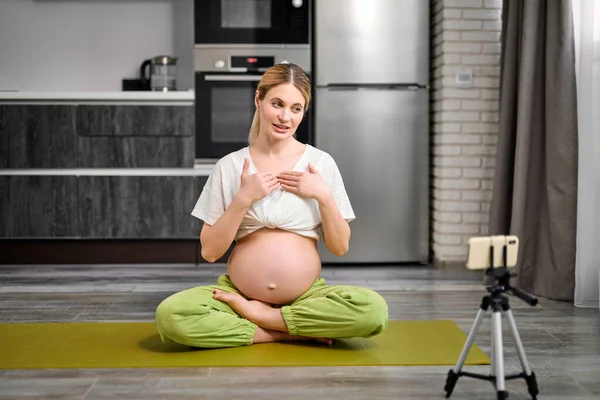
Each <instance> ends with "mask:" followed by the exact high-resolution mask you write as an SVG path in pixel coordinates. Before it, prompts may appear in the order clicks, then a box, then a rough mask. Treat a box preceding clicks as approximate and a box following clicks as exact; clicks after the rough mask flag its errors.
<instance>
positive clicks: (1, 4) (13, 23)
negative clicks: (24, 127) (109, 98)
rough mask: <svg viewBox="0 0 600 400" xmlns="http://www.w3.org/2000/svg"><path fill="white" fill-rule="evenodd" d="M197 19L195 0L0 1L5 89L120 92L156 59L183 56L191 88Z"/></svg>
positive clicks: (183, 83) (0, 84) (1, 85)
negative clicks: (126, 80) (126, 81)
mask: <svg viewBox="0 0 600 400" xmlns="http://www.w3.org/2000/svg"><path fill="white" fill-rule="evenodd" d="M184 8H189V9H187V10H186V9H184ZM192 15H193V0H139V1H93V2H91V1H90V2H88V1H59V0H58V1H57V0H52V1H35V0H2V1H0V90H21V91H120V90H121V87H122V86H121V85H122V79H123V78H136V77H137V76H138V74H139V72H138V70H139V66H140V65H141V63H142V61H143V60H144V59H146V58H150V57H153V56H156V55H159V54H168V55H175V56H179V57H180V58H181V61H182V63H183V64H178V65H180V69H181V71H182V72H181V73H182V74H184V73H185V71H188V73H189V75H190V77H189V79H187V80H186V79H179V80H178V81H179V83H180V85H179V86H180V89H183V90H187V89H188V88H191V87H193V81H192V79H193V65H192V54H193V21H192V20H191V18H192ZM182 18H184V19H187V18H189V19H190V20H189V21H187V20H186V21H179V19H182ZM188 36H189V38H188ZM188 48H189V53H190V54H189V56H188V55H187V54H185V52H186V51H187V49H188ZM178 53H179V54H178Z"/></svg>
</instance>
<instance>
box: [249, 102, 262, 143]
mask: <svg viewBox="0 0 600 400" xmlns="http://www.w3.org/2000/svg"><path fill="white" fill-rule="evenodd" d="M259 131H260V115H259V113H258V108H257V109H256V111H254V118H253V119H252V125H251V126H250V134H249V135H248V144H249V145H252V143H254V141H255V140H256V138H257V137H258V132H259Z"/></svg>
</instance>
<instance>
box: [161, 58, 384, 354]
mask: <svg viewBox="0 0 600 400" xmlns="http://www.w3.org/2000/svg"><path fill="white" fill-rule="evenodd" d="M309 101H310V83H309V80H308V77H307V76H306V75H305V73H304V71H303V70H302V69H301V68H300V67H298V66H297V65H294V64H278V65H275V66H273V67H271V68H270V69H269V70H268V71H267V72H265V74H264V75H263V77H262V79H261V81H260V82H259V84H258V89H257V91H256V97H255V105H256V111H255V114H254V120H253V121H252V126H251V128H250V136H249V146H248V147H244V148H242V149H241V150H238V151H236V152H233V153H230V154H228V155H227V156H225V157H223V158H222V159H220V160H219V161H218V162H217V163H216V165H215V167H214V169H213V171H212V173H211V175H210V176H209V178H208V180H207V182H206V185H205V186H204V188H203V191H202V193H201V195H200V198H199V199H198V202H197V203H196V206H195V207H194V210H193V211H192V215H194V216H195V217H197V218H200V219H201V220H202V221H204V224H203V227H202V231H201V233H200V242H201V245H202V257H203V258H204V259H206V260H207V261H209V262H214V261H216V260H217V259H219V258H220V257H221V256H223V254H225V252H226V251H227V250H228V249H229V247H230V245H231V243H232V242H233V241H234V240H235V241H236V245H235V247H234V249H233V251H232V253H231V256H230V257H229V260H228V263H227V274H226V275H222V276H220V277H219V278H218V279H217V282H216V285H211V286H199V287H194V288H190V289H187V290H183V291H181V292H179V293H175V294H173V295H171V296H170V297H168V298H167V299H165V300H164V301H163V302H162V303H161V304H160V305H159V306H158V308H157V310H156V324H157V330H158V332H159V334H160V337H161V339H162V340H163V342H169V341H174V342H177V343H181V344H184V345H188V346H193V347H201V348H218V347H232V346H244V345H250V344H253V343H265V342H273V341H293V340H317V341H319V342H322V343H326V344H330V343H331V340H332V339H336V338H350V337H371V336H374V335H377V334H379V333H381V332H382V331H383V330H384V329H385V328H386V326H387V323H388V308H387V304H386V302H385V300H384V299H383V298H382V297H381V296H380V295H379V294H377V293H376V292H374V291H372V290H370V289H365V288H360V287H355V286H345V285H327V284H326V282H325V280H324V279H323V278H320V272H321V262H320V258H319V254H318V252H317V241H318V240H324V242H325V244H326V246H327V248H328V249H329V250H330V251H331V252H332V253H333V254H336V255H338V256H341V255H343V254H344V253H346V252H347V251H348V245H349V240H350V227H349V225H348V222H349V221H351V220H353V219H354V218H355V216H354V212H353V210H352V207H351V205H350V201H349V199H348V196H347V194H346V190H345V188H344V183H343V181H342V177H341V175H340V172H339V169H338V167H337V165H336V163H335V161H334V160H333V158H332V157H331V156H330V155H329V154H328V153H326V152H324V151H321V150H319V149H317V148H315V147H313V146H310V145H305V144H302V143H300V142H299V141H297V140H296V138H295V136H294V134H295V132H296V129H297V127H298V125H299V124H300V123H301V122H302V119H303V117H304V113H305V112H306V110H307V109H308V105H309Z"/></svg>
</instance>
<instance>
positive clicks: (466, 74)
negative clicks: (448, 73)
mask: <svg viewBox="0 0 600 400" xmlns="http://www.w3.org/2000/svg"><path fill="white" fill-rule="evenodd" d="M454 86H455V87H457V88H470V87H473V70H470V69H459V70H457V71H456V72H455V73H454Z"/></svg>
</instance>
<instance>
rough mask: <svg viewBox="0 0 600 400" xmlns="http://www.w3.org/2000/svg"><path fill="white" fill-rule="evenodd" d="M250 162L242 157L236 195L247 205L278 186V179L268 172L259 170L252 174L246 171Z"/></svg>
mask: <svg viewBox="0 0 600 400" xmlns="http://www.w3.org/2000/svg"><path fill="white" fill-rule="evenodd" d="M249 166H250V162H249V161H248V159H247V158H245V159H244V166H243V167H242V177H241V186H240V190H239V191H238V193H237V195H236V196H237V197H238V198H239V199H240V200H241V201H242V202H243V203H244V204H245V205H247V206H248V207H249V206H250V205H251V204H252V203H254V202H255V201H258V200H260V199H262V198H264V197H266V196H267V195H268V194H269V193H271V192H272V191H274V190H276V189H277V188H279V186H280V184H279V180H278V179H277V177H276V176H275V175H273V174H272V173H270V172H259V173H256V174H253V175H250V173H248V168H249Z"/></svg>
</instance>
